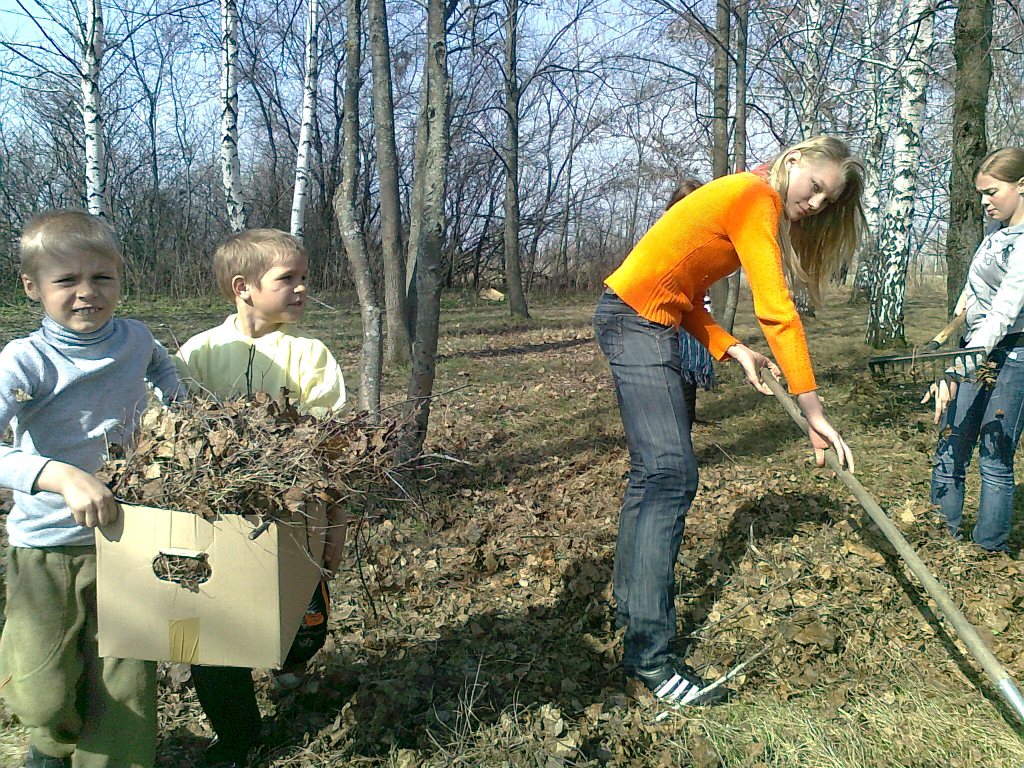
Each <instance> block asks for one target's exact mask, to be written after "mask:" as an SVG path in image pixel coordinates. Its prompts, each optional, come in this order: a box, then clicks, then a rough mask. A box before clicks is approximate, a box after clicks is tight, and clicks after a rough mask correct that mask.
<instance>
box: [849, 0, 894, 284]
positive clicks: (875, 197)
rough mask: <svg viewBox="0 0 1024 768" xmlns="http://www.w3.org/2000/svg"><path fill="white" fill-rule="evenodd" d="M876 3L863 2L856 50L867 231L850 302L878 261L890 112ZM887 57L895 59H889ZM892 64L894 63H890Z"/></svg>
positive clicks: (869, 280) (874, 0)
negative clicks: (863, 102) (862, 116)
mask: <svg viewBox="0 0 1024 768" xmlns="http://www.w3.org/2000/svg"><path fill="white" fill-rule="evenodd" d="M881 23H882V22H881V14H880V0H865V3H864V22H863V24H862V26H861V39H860V50H861V58H862V60H863V62H864V64H863V78H864V86H865V87H864V91H865V96H866V99H867V110H866V114H865V120H864V145H863V152H862V154H863V157H864V194H863V195H862V197H861V200H862V204H863V208H864V218H865V221H866V222H867V231H866V232H865V237H864V240H863V242H862V243H861V248H860V254H859V256H858V262H857V272H856V275H855V277H854V280H853V289H852V290H851V292H850V303H851V304H859V303H861V302H866V301H870V299H871V285H872V283H873V282H874V280H873V278H874V276H875V275H876V271H877V270H876V267H877V261H878V235H879V226H880V224H881V212H882V200H881V194H880V188H879V187H880V183H881V180H880V169H881V166H882V156H883V153H884V150H885V137H886V131H887V127H888V120H887V119H886V118H887V116H888V114H889V112H890V110H889V104H890V99H891V97H890V95H889V90H890V87H889V85H888V78H887V77H884V76H883V73H884V70H883V67H885V64H886V63H885V61H884V60H883V61H880V60H879V57H882V59H884V58H885V57H886V53H885V49H884V48H883V46H881V45H879V42H880V37H881V34H880V32H881ZM889 58H895V57H892V56H890V57H889ZM894 63H895V62H894Z"/></svg>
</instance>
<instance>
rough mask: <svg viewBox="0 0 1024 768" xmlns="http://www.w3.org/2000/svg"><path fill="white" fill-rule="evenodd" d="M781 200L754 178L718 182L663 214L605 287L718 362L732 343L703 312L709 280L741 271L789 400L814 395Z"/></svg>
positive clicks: (734, 177) (745, 175)
mask: <svg viewBox="0 0 1024 768" xmlns="http://www.w3.org/2000/svg"><path fill="white" fill-rule="evenodd" d="M781 215H782V200H781V199H780V198H779V195H778V193H777V192H775V190H774V189H772V188H771V186H769V185H768V184H767V183H766V182H765V181H764V180H763V179H761V177H759V176H756V175H754V174H753V173H737V174H733V175H731V176H723V177H721V178H719V179H715V180H714V181H712V182H710V183H708V184H705V185H704V186H702V187H700V188H699V189H697V190H695V191H694V192H691V193H690V194H689V195H687V196H686V197H684V198H683V199H682V200H680V201H679V202H678V203H676V204H675V205H673V206H672V207H671V208H669V209H668V210H667V211H666V212H665V214H664V215H663V216H662V217H661V218H660V219H658V221H657V222H655V224H654V226H652V227H651V228H650V229H649V230H648V231H647V234H645V235H644V236H643V237H642V238H641V239H640V242H639V243H637V244H636V246H635V247H634V248H633V250H632V251H631V252H630V254H629V255H628V256H627V257H626V259H625V261H623V262H622V264H621V266H619V268H618V269H616V270H615V271H614V272H613V273H612V274H611V275H610V276H609V277H608V279H607V280H605V285H607V286H608V287H609V288H611V289H612V290H613V291H615V293H616V294H617V295H618V297H619V298H620V299H622V300H623V301H624V302H626V303H627V304H628V305H629V306H630V307H632V308H633V309H634V310H636V312H637V314H639V315H640V316H641V317H644V318H647V319H648V320H650V321H651V322H654V323H659V324H661V325H674V326H676V327H679V326H682V327H683V328H685V329H686V330H687V331H688V332H689V333H690V335H692V336H693V337H694V338H695V339H697V341H699V342H700V343H701V344H703V345H704V346H706V347H707V348H708V349H709V350H710V351H711V354H712V355H714V357H715V358H716V359H717V360H722V359H723V358H724V357H725V352H726V350H727V349H728V348H729V347H730V346H732V345H733V344H737V343H738V341H737V339H736V338H735V337H733V336H732V335H730V334H729V333H727V332H726V331H725V329H724V328H722V327H721V326H720V325H718V324H717V323H716V322H715V321H714V318H712V317H711V315H710V313H708V311H707V310H706V309H704V294H705V292H706V291H707V289H708V287H709V286H710V285H711V284H712V283H714V282H715V281H716V280H720V279H721V278H723V277H725V276H727V275H729V274H731V273H733V272H735V271H736V270H737V269H738V268H739V267H741V266H742V267H743V269H744V271H745V272H746V273H747V279H748V281H749V282H750V291H751V293H752V294H753V299H754V314H755V315H756V316H757V320H758V322H759V323H760V324H761V330H762V331H764V335H765V338H766V339H767V340H768V345H769V346H770V347H771V349H772V352H773V353H774V355H775V358H776V360H777V361H778V363H779V366H780V367H781V368H782V371H783V373H785V374H786V380H787V383H788V385H789V391H790V392H792V393H793V394H800V393H802V392H809V391H811V390H813V389H816V384H815V381H814V372H813V370H812V369H811V359H810V355H809V354H808V352H807V339H806V336H805V335H804V328H803V324H802V323H801V322H800V316H799V315H798V314H797V311H796V307H795V306H794V304H793V299H792V298H791V297H790V294H789V288H788V287H787V285H786V278H785V274H784V273H783V268H782V252H781V251H780V250H779V243H778V240H777V235H778V230H779V217H780V216H781Z"/></svg>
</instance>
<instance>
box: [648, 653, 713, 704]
mask: <svg viewBox="0 0 1024 768" xmlns="http://www.w3.org/2000/svg"><path fill="white" fill-rule="evenodd" d="M629 677H630V678H632V679H634V680H636V681H637V682H639V683H640V684H641V685H643V686H644V688H646V689H647V690H648V691H650V692H651V694H652V695H653V696H654V698H655V699H657V700H658V701H661V702H664V703H666V704H671V705H673V706H680V707H682V706H696V705H698V704H714V703H716V702H719V701H724V700H725V699H726V698H727V697H728V696H729V690H728V689H727V688H726V687H725V685H724V680H718V681H716V682H714V683H706V682H704V681H703V680H702V679H701V678H700V676H699V675H698V674H697V673H696V672H694V671H693V669H691V668H690V667H689V666H687V665H686V664H678V663H676V664H672V663H669V664H666V665H665V666H663V667H660V668H658V669H655V670H646V669H638V670H635V671H634V672H631V673H630V674H629Z"/></svg>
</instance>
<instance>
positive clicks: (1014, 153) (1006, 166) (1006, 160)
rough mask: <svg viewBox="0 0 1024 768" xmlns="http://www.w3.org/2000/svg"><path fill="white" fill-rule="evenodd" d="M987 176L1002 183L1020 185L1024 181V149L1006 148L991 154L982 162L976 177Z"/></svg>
mask: <svg viewBox="0 0 1024 768" xmlns="http://www.w3.org/2000/svg"><path fill="white" fill-rule="evenodd" d="M983 173H984V174H986V175H988V176H991V177H992V178H994V179H999V180H1000V181H1008V182H1010V183H1011V184H1018V183H1020V182H1022V181H1024V149H1018V148H1017V147H1004V148H1003V149H997V150H996V151H995V152H990V153H989V154H988V155H986V156H985V159H984V160H982V161H981V167H980V168H978V173H977V174H976V176H980V175H981V174H983Z"/></svg>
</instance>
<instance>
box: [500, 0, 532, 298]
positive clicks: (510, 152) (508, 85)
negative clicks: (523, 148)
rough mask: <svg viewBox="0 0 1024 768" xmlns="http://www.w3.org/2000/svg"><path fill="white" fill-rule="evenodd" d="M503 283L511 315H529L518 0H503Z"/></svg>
mask: <svg viewBox="0 0 1024 768" xmlns="http://www.w3.org/2000/svg"><path fill="white" fill-rule="evenodd" d="M505 11H506V16H505V158H504V159H505V282H506V283H507V284H508V285H507V287H508V308H509V312H510V313H511V314H512V317H529V316H530V312H529V309H528V308H527V306H526V295H525V294H524V292H523V271H522V262H521V258H522V257H521V254H520V252H519V66H518V39H517V36H518V32H519V0H505Z"/></svg>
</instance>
